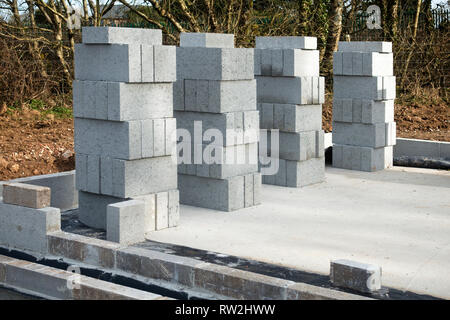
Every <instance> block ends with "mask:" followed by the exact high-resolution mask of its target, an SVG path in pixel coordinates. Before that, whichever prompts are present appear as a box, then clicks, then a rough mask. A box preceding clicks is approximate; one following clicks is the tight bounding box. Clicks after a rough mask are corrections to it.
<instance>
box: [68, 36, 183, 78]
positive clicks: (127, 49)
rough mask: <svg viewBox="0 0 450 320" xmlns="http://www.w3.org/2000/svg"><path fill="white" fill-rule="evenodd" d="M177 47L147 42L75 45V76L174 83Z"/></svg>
mask: <svg viewBox="0 0 450 320" xmlns="http://www.w3.org/2000/svg"><path fill="white" fill-rule="evenodd" d="M175 59H176V55H175V47H173V46H152V45H145V44H110V45H107V46H105V45H94V44H91V45H86V44H76V45H75V79H76V80H91V81H116V82H131V83H135V82H138V83H139V82H174V81H175V80H176V77H175V68H176V67H175Z"/></svg>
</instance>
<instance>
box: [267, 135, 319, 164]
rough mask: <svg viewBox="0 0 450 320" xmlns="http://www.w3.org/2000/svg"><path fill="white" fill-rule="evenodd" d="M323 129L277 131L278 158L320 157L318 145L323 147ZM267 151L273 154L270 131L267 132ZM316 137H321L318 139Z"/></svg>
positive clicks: (300, 158) (299, 159) (300, 159)
mask: <svg viewBox="0 0 450 320" xmlns="http://www.w3.org/2000/svg"><path fill="white" fill-rule="evenodd" d="M322 131H323V130H319V131H302V132H282V131H281V132H279V141H278V150H279V155H278V157H279V158H280V159H285V160H293V161H302V160H308V159H311V158H317V157H320V155H319V154H318V152H319V153H321V152H322V151H321V150H319V149H320V146H321V147H323V132H322ZM267 136H268V138H267V141H268V149H267V150H268V151H269V154H270V156H271V157H277V156H276V155H275V154H273V151H272V150H273V146H272V138H271V132H268V133H267ZM318 137H321V139H319V138H318ZM318 144H319V145H318Z"/></svg>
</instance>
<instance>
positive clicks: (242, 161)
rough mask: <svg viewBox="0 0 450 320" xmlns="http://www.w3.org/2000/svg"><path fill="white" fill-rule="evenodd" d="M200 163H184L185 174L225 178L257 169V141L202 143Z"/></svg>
mask: <svg viewBox="0 0 450 320" xmlns="http://www.w3.org/2000/svg"><path fill="white" fill-rule="evenodd" d="M200 150H202V156H203V161H202V163H201V164H194V163H193V164H185V165H184V166H186V169H187V171H186V172H185V174H189V175H195V176H201V177H206V178H214V179H227V178H231V177H235V176H240V175H245V174H249V173H253V172H256V171H258V146H257V143H251V144H240V145H232V146H226V147H222V146H218V145H206V144H204V145H202V146H201V148H200Z"/></svg>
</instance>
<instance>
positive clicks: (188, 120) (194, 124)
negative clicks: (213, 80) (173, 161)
mask: <svg viewBox="0 0 450 320" xmlns="http://www.w3.org/2000/svg"><path fill="white" fill-rule="evenodd" d="M258 113H259V112H258V111H244V112H229V113H220V114H212V113H200V112H175V114H174V115H175V117H176V119H177V127H178V128H179V129H185V130H187V131H188V132H189V134H190V136H191V142H192V143H194V144H202V142H203V143H204V144H214V145H220V146H231V145H235V144H237V143H238V142H239V143H240V144H243V143H244V142H245V143H254V142H258V135H257V133H258V132H259V125H258V122H259V117H258ZM194 128H198V132H200V133H201V137H199V138H200V139H203V140H204V141H196V140H194V139H195V135H194V133H195V132H194ZM219 132H220V134H221V135H222V136H223V140H222V139H218V140H216V139H215V136H216V135H218V134H219ZM255 133H256V134H255ZM209 135H211V137H212V136H214V140H213V139H209V140H208V141H206V138H207V136H209ZM211 140H213V141H211ZM244 140H245V141H244Z"/></svg>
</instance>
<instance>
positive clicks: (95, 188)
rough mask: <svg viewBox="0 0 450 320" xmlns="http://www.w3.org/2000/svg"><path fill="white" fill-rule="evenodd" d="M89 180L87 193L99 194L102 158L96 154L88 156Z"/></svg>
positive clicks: (87, 181) (87, 170)
mask: <svg viewBox="0 0 450 320" xmlns="http://www.w3.org/2000/svg"><path fill="white" fill-rule="evenodd" d="M86 172H87V180H86V189H85V190H86V191H87V192H93V193H99V192H100V173H101V172H100V156H98V155H95V154H88V155H87V169H86Z"/></svg>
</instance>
